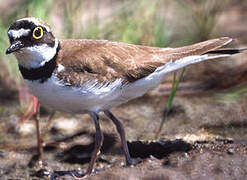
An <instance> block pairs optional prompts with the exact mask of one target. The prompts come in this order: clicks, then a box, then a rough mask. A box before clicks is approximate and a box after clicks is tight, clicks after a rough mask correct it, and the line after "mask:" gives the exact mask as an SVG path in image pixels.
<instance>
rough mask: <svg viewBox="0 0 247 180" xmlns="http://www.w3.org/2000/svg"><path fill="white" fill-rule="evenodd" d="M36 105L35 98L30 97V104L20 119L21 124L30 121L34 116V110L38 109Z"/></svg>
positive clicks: (35, 111)
mask: <svg viewBox="0 0 247 180" xmlns="http://www.w3.org/2000/svg"><path fill="white" fill-rule="evenodd" d="M37 103H38V99H37V98H36V97H35V96H32V103H30V105H29V106H28V109H27V110H26V112H25V113H24V115H22V117H20V121H21V122H24V121H25V120H30V119H32V118H33V117H34V116H35V115H36V113H37V109H35V108H37V107H38V106H37Z"/></svg>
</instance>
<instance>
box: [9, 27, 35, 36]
mask: <svg viewBox="0 0 247 180" xmlns="http://www.w3.org/2000/svg"><path fill="white" fill-rule="evenodd" d="M30 31H31V30H30V29H23V28H21V29H19V30H9V31H8V35H9V37H13V38H14V39H17V38H20V37H22V36H27V35H28V34H29V33H30Z"/></svg>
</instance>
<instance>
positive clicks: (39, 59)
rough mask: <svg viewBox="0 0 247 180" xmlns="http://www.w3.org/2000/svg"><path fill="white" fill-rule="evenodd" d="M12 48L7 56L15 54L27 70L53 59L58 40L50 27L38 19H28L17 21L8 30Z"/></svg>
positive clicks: (7, 51) (10, 47)
mask: <svg viewBox="0 0 247 180" xmlns="http://www.w3.org/2000/svg"><path fill="white" fill-rule="evenodd" d="M8 37H9V41H10V46H9V48H8V49H7V50H6V54H10V53H14V55H15V56H16V57H17V59H18V63H19V65H21V66H24V67H26V68H36V67H40V66H42V65H43V64H44V63H45V62H47V61H49V60H50V59H52V58H53V57H54V56H55V54H56V50H57V47H58V44H59V42H58V40H57V39H56V38H55V37H54V35H53V34H52V32H51V29H50V27H49V25H47V24H46V23H45V22H43V21H42V20H40V19H38V18H34V17H27V18H22V19H19V20H17V21H15V22H14V23H13V24H12V25H11V26H10V28H9V30H8Z"/></svg>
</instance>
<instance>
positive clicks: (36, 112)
mask: <svg viewBox="0 0 247 180" xmlns="http://www.w3.org/2000/svg"><path fill="white" fill-rule="evenodd" d="M33 113H34V117H35V123H36V135H37V148H38V159H39V160H42V156H43V147H42V140H41V135H40V119H39V102H38V99H37V98H36V97H34V96H33Z"/></svg>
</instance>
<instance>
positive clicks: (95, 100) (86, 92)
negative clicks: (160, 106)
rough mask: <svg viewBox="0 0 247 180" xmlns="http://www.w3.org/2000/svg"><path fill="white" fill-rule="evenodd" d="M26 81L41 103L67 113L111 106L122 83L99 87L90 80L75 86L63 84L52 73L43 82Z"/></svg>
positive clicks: (118, 81)
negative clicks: (82, 84) (78, 86)
mask: <svg viewBox="0 0 247 180" xmlns="http://www.w3.org/2000/svg"><path fill="white" fill-rule="evenodd" d="M26 83H27V86H28V87H29V89H30V91H31V93H32V94H33V95H35V96H36V97H37V98H38V99H39V101H40V103H41V104H44V105H46V106H48V107H50V108H52V109H54V110H56V111H63V112H68V113H85V112H89V111H96V112H97V111H100V110H105V109H109V108H111V107H112V105H114V104H116V103H117V102H115V101H116V100H117V99H118V97H119V95H120V94H121V92H120V91H119V89H120V87H121V84H122V82H121V80H117V81H116V82H114V83H113V84H111V87H106V86H105V87H104V86H101V87H100V85H96V84H95V83H93V82H90V83H88V84H85V86H83V87H80V88H77V87H72V86H64V85H63V84H62V83H61V82H59V81H58V80H57V79H56V77H55V76H54V75H53V76H52V77H51V78H50V79H49V80H48V81H46V82H44V83H40V82H38V81H26ZM117 104H118V103H117ZM120 104H121V103H120Z"/></svg>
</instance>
